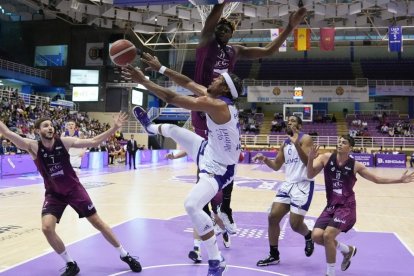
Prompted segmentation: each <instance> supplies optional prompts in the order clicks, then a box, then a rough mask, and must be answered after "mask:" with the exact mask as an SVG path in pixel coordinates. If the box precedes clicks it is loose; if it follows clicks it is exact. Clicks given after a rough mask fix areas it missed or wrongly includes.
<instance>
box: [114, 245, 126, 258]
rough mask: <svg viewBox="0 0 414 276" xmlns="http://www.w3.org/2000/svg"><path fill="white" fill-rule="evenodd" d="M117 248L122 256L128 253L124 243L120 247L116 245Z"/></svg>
mask: <svg viewBox="0 0 414 276" xmlns="http://www.w3.org/2000/svg"><path fill="white" fill-rule="evenodd" d="M116 249H118V251H119V254H120V255H121V257H122V258H123V257H125V256H126V255H128V252H126V250H125V249H124V247H123V246H122V245H120V246H119V247H116Z"/></svg>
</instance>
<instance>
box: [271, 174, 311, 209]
mask: <svg viewBox="0 0 414 276" xmlns="http://www.w3.org/2000/svg"><path fill="white" fill-rule="evenodd" d="M314 186H315V182H314V181H307V180H305V181H302V182H294V183H289V182H283V183H282V186H281V187H280V189H279V191H278V192H277V194H276V197H275V199H274V200H273V202H279V203H284V204H289V205H290V211H291V212H292V213H295V214H298V215H302V216H304V215H306V213H307V212H308V210H309V206H310V204H311V201H312V197H313V189H314Z"/></svg>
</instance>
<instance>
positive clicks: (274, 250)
mask: <svg viewBox="0 0 414 276" xmlns="http://www.w3.org/2000/svg"><path fill="white" fill-rule="evenodd" d="M270 255H272V256H273V257H277V258H279V250H278V249H277V245H271V246H270Z"/></svg>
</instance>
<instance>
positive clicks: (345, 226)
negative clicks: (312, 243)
mask: <svg viewBox="0 0 414 276" xmlns="http://www.w3.org/2000/svg"><path fill="white" fill-rule="evenodd" d="M355 222H356V204H355V202H353V203H349V204H347V205H335V206H327V207H325V209H324V210H323V212H322V214H321V215H320V216H319V218H318V219H317V220H316V222H315V226H314V227H315V228H321V229H326V227H328V226H331V227H335V228H337V229H339V230H341V232H348V231H349V230H350V229H351V228H352V227H353V226H354V224H355Z"/></svg>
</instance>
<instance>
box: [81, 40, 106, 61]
mask: <svg viewBox="0 0 414 276" xmlns="http://www.w3.org/2000/svg"><path fill="white" fill-rule="evenodd" d="M103 48H104V44H103V42H98V43H86V57H85V66H102V65H103Z"/></svg>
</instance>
